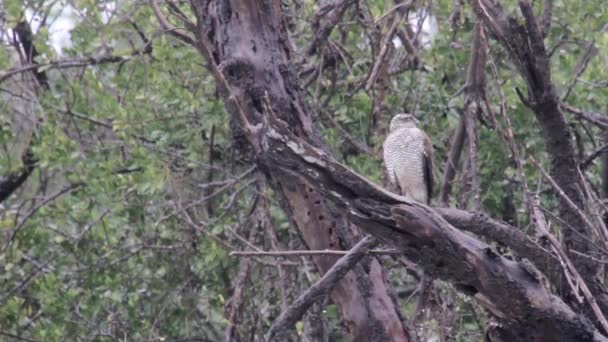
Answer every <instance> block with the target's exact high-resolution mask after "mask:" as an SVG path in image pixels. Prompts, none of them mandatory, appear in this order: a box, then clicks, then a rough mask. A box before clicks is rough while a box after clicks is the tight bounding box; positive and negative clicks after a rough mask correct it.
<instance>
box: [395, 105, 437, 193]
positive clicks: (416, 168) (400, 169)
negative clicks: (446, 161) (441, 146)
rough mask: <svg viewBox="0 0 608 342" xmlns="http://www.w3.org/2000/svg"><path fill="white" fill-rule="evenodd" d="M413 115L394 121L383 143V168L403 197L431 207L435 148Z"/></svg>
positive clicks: (400, 115) (399, 116) (402, 115)
mask: <svg viewBox="0 0 608 342" xmlns="http://www.w3.org/2000/svg"><path fill="white" fill-rule="evenodd" d="M416 123H417V120H416V119H415V118H414V116H413V115H411V114H397V115H395V116H394V117H393V119H392V120H391V125H390V127H389V130H390V133H389V135H388V137H386V140H385V141H384V145H383V149H384V165H385V166H386V171H387V173H388V178H389V180H390V181H391V183H393V184H394V185H396V186H397V187H398V188H399V189H400V191H401V194H402V195H404V196H407V197H409V198H411V199H413V200H415V201H418V202H422V203H425V204H429V203H430V201H431V195H432V192H433V145H432V144H431V140H430V139H429V137H428V136H427V135H426V134H425V133H424V132H423V131H422V130H421V129H419V128H418V127H416Z"/></svg>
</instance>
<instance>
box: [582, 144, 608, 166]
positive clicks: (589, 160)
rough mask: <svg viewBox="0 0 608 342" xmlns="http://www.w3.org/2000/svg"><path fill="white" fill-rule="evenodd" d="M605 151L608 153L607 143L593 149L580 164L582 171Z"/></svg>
mask: <svg viewBox="0 0 608 342" xmlns="http://www.w3.org/2000/svg"><path fill="white" fill-rule="evenodd" d="M605 153H608V144H605V145H604V146H601V147H600V148H598V149H597V150H595V151H593V152H592V153H591V154H590V155H589V156H588V157H587V158H585V159H584V160H583V161H581V162H580V163H579V164H578V167H579V168H580V169H581V171H585V170H586V169H587V168H588V167H589V165H591V163H592V162H593V161H594V160H595V159H596V158H597V157H599V156H600V155H602V154H605Z"/></svg>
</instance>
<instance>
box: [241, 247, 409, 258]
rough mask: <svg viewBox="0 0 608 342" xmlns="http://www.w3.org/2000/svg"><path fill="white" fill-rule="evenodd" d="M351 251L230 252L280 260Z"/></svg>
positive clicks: (246, 256)
mask: <svg viewBox="0 0 608 342" xmlns="http://www.w3.org/2000/svg"><path fill="white" fill-rule="evenodd" d="M348 253H349V251H343V250H331V249H326V250H322V251H310V250H302V251H264V252H236V251H235V252H230V255H231V256H236V257H244V258H248V257H257V256H266V257H273V258H280V257H302V256H313V255H346V254H348ZM368 253H370V254H379V255H382V254H401V253H400V252H399V251H397V250H394V249H393V250H382V249H372V250H369V251H368Z"/></svg>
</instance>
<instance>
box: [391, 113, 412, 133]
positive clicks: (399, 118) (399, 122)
mask: <svg viewBox="0 0 608 342" xmlns="http://www.w3.org/2000/svg"><path fill="white" fill-rule="evenodd" d="M417 124H418V120H416V118H415V117H414V116H413V115H412V114H408V113H401V114H397V115H395V116H393V118H392V119H391V124H390V126H389V131H391V132H393V131H394V130H397V129H400V128H413V127H416V125H417Z"/></svg>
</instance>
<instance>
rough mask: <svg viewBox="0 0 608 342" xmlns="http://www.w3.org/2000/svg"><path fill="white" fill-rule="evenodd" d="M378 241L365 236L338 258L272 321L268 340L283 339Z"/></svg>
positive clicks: (267, 335) (267, 336)
mask: <svg viewBox="0 0 608 342" xmlns="http://www.w3.org/2000/svg"><path fill="white" fill-rule="evenodd" d="M375 243H376V239H374V238H372V237H369V236H367V237H364V238H363V239H361V241H359V242H358V243H357V244H356V245H355V246H354V247H353V248H352V249H351V250H350V251H349V252H348V254H346V255H344V256H343V257H342V258H340V260H338V261H337V262H336V263H335V264H334V265H333V266H332V268H331V269H330V270H329V271H327V272H326V273H325V274H324V275H323V277H321V279H319V280H318V281H317V282H316V283H315V284H313V285H312V286H311V287H310V288H309V289H308V290H306V292H304V293H303V294H302V295H300V297H298V299H296V301H295V302H294V303H293V304H291V305H290V306H289V307H288V308H287V310H286V311H283V312H282V313H281V315H280V316H279V317H278V318H277V319H276V320H275V321H274V322H273V323H272V325H271V326H270V329H269V330H268V333H267V334H266V341H267V342H270V341H283V340H284V336H283V334H284V333H285V331H286V330H287V329H289V328H291V327H292V326H293V325H294V324H295V323H296V322H297V321H298V320H299V319H300V317H302V315H304V313H305V312H306V310H308V308H309V307H310V306H311V305H312V304H313V303H314V302H315V301H316V300H318V299H319V298H320V297H322V296H324V295H326V294H328V293H329V292H331V291H332V289H333V288H334V287H335V286H336V284H337V282H338V280H340V279H342V277H344V275H345V274H346V273H347V272H348V271H350V270H351V269H352V268H353V267H354V266H355V264H357V262H359V260H361V259H362V258H363V257H364V256H365V254H366V253H367V250H368V249H369V248H370V247H372V246H373V245H374V244H375Z"/></svg>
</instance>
